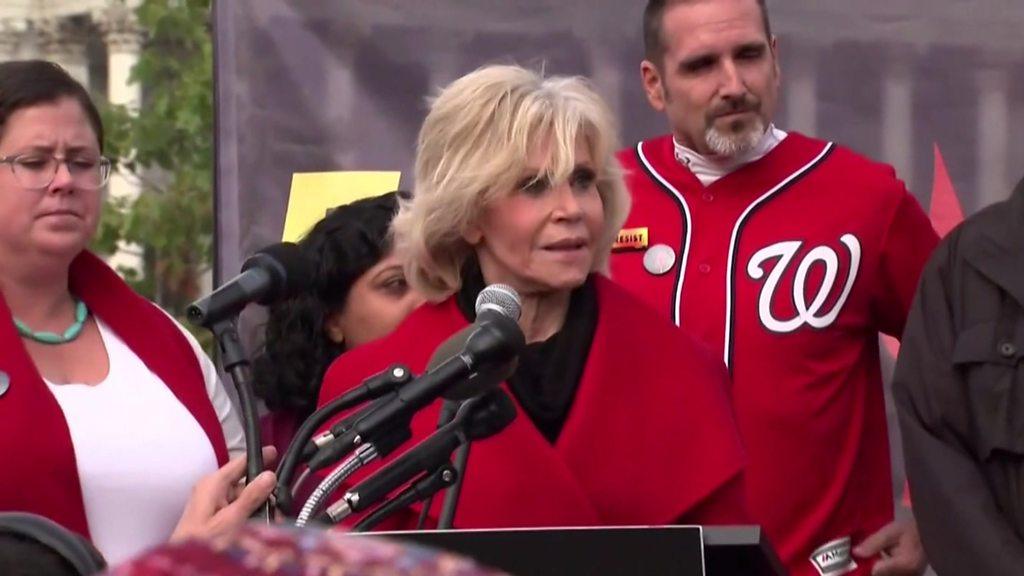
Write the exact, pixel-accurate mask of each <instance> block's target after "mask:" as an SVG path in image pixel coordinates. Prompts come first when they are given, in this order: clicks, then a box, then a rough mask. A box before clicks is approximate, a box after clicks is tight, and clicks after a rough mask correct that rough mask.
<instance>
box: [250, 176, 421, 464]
mask: <svg viewBox="0 0 1024 576" xmlns="http://www.w3.org/2000/svg"><path fill="white" fill-rule="evenodd" d="M397 210H398V193H395V192H389V193H387V194H384V195H382V196H377V197H373V198H366V199H363V200H357V201H356V202H353V203H351V204H347V205H345V206H340V207H338V208H336V209H334V210H332V211H331V212H330V214H328V215H327V217H325V218H324V219H323V220H321V221H320V222H318V223H317V224H316V225H315V226H313V228H312V229H310V231H309V233H308V234H307V235H306V236H305V237H304V238H303V239H302V240H300V241H299V246H300V247H301V248H302V249H303V250H304V251H305V252H306V253H307V254H308V255H309V256H310V257H311V258H312V259H313V260H314V261H315V262H317V272H316V277H315V280H314V283H313V287H312V289H311V290H309V291H307V292H306V293H304V294H302V295H301V296H299V297H297V298H293V299H291V300H288V301H286V302H283V303H281V304H278V305H276V306H273V307H271V309H270V317H269V319H268V321H267V326H266V333H265V343H264V350H263V353H262V354H261V355H260V356H258V357H257V358H256V360H255V362H254V366H255V370H254V373H255V383H256V393H257V394H258V395H259V396H260V397H261V398H263V400H264V402H266V404H267V407H268V408H269V409H270V410H271V414H269V415H268V416H267V417H266V418H264V421H263V439H264V443H265V444H273V445H274V446H276V447H277V449H278V453H283V452H284V450H285V449H286V448H287V447H288V443H289V442H290V441H291V438H292V436H293V435H294V434H295V431H296V430H297V428H298V426H299V425H300V424H301V423H302V421H303V420H304V419H305V418H306V417H307V416H309V414H310V413H312V412H313V410H314V409H315V408H316V400H317V395H318V394H319V392H320V380H321V379H322V378H323V375H324V372H325V371H326V370H327V367H328V366H329V365H330V364H331V362H333V361H334V359H335V358H337V357H338V356H339V355H340V354H341V353H342V352H345V351H346V350H351V349H352V348H355V347H357V346H360V345H362V344H365V343H367V342H370V341H372V340H376V339H378V338H381V337H383V336H386V335H387V334H388V333H390V332H391V331H392V330H393V329H394V328H395V326H398V324H399V323H400V322H401V321H402V320H403V319H405V317H406V316H407V315H408V314H409V312H411V311H412V310H413V308H415V307H416V306H418V305H419V304H420V303H422V302H423V299H422V298H421V297H420V296H419V295H418V294H417V293H416V292H415V291H413V290H412V289H410V288H409V284H408V283H407V282H406V281H405V273H404V272H403V270H402V265H401V263H400V262H399V261H398V259H397V257H396V256H395V255H394V254H393V253H392V251H391V244H390V239H389V235H388V228H389V227H390V225H391V219H392V218H393V217H394V215H395V213H396V212H397Z"/></svg>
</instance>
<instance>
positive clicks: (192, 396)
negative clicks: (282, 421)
mask: <svg viewBox="0 0 1024 576" xmlns="http://www.w3.org/2000/svg"><path fill="white" fill-rule="evenodd" d="M102 143H103V126H102V123H101V122H100V116H99V114H98V112H97V110H96V107H95V105H94V104H93V103H92V101H91V100H90V98H89V95H88V93H87V92H86V91H85V88H83V87H82V86H81V85H80V84H79V83H78V82H76V81H75V80H74V79H73V78H71V76H69V75H68V74H67V72H65V71H64V70H63V69H61V68H60V67H59V66H57V65H56V64H52V63H49V62H44V61H39V60H35V61H19V62H5V63H2V64H0V223H2V225H0V460H2V461H3V473H2V474H0V510H5V511H23V512H31V513H35V514H39V515H42V516H45V517H47V518H50V519H51V520H53V521H55V522H57V523H59V524H61V525H62V526H64V527H65V528H68V529H70V530H72V531H74V532H77V533H79V534H81V535H83V536H86V537H88V538H90V539H91V540H92V542H93V543H94V544H95V545H96V547H97V548H99V550H100V551H101V552H103V554H104V555H105V556H106V557H107V559H108V560H109V561H111V562H117V561H119V560H121V559H123V558H126V557H128V556H131V555H132V554H134V553H136V552H138V551H140V550H142V549H144V548H148V547H150V546H152V545H154V544H157V543H159V542H162V541H164V540H166V539H167V538H168V537H169V536H171V533H172V531H173V530H175V525H176V524H178V521H179V518H180V517H181V515H182V510H183V509H184V508H185V505H186V503H187V502H188V501H189V498H190V496H193V499H194V495H193V486H194V485H196V483H197V482H198V481H199V480H200V479H201V478H205V477H210V476H211V475H214V474H216V473H217V472H218V467H221V466H224V465H225V464H226V462H227V460H228V454H229V452H238V453H242V452H244V438H243V434H242V428H241V425H240V424H239V421H238V417H237V415H236V414H235V413H234V412H233V411H232V407H231V402H230V400H229V399H228V396H227V394H226V392H225V390H224V388H223V386H222V385H221V383H220V382H219V381H218V379H217V375H216V370H215V368H214V366H213V363H212V362H210V359H209V358H207V357H206V355H205V354H204V353H203V352H202V351H201V349H200V348H199V345H198V344H197V343H196V342H195V339H194V338H192V337H191V336H190V335H188V333H187V332H185V331H184V329H182V327H181V326H180V325H178V324H177V323H176V322H175V321H174V320H172V319H171V318H170V317H169V316H168V315H167V314H165V313H164V312H163V311H161V310H160V309H159V308H157V307H156V306H155V305H153V304H152V303H151V302H148V301H147V300H145V299H143V298H142V297H140V296H139V295H137V294H136V293H135V292H133V291H132V289H131V288H130V287H129V286H128V285H127V284H125V283H124V281H123V280H121V278H119V277H118V276H117V274H115V273H114V271H113V270H111V269H110V268H109V267H108V266H107V265H106V264H104V263H103V261H102V260H100V259H99V258H97V257H96V256H94V255H93V254H92V253H90V252H89V251H88V250H87V249H86V247H87V246H88V245H89V242H90V240H91V239H92V238H93V236H94V235H95V234H96V227H97V224H98V219H99V215H100V205H101V200H102V188H103V186H104V184H105V183H106V181H107V178H108V177H109V175H110V161H109V160H107V159H106V158H104V157H103V156H102V153H103V148H102ZM221 470H223V468H222V469H221ZM228 471H229V472H230V471H231V470H230V469H229V470H228ZM225 486H227V484H225ZM211 491H212V489H210V488H208V489H205V490H202V491H201V492H202V493H204V494H207V495H210V496H211V498H210V500H209V501H208V502H207V503H206V504H208V505H206V506H201V507H199V508H198V509H199V510H200V511H201V512H203V513H202V514H193V515H192V516H191V517H190V518H191V519H192V520H195V519H197V518H202V517H204V516H207V515H208V514H207V513H209V514H213V513H214V512H216V511H217V510H218V509H220V508H221V507H222V506H224V505H226V504H227V501H228V498H227V497H226V496H225V498H223V500H222V499H221V498H220V497H219V495H218V494H211ZM243 518H244V516H243ZM182 528H183V526H181V525H179V533H181V529H182Z"/></svg>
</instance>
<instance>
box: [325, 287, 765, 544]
mask: <svg viewBox="0 0 1024 576" xmlns="http://www.w3.org/2000/svg"><path fill="white" fill-rule="evenodd" d="M596 288H597V302H598V311H599V316H598V321H597V326H596V328H595V334H594V340H593V344H592V347H591V349H590V353H589V355H588V357H587V363H586V366H585V368H584V371H583V375H582V377H581V378H582V379H581V382H580V384H579V388H578V390H577V392H576V396H575V399H574V401H573V406H572V408H571V409H570V411H569V414H568V417H567V419H566V422H565V426H564V428H563V429H562V432H561V435H560V436H559V438H558V440H557V442H556V443H555V444H551V443H549V442H548V441H547V440H546V439H545V438H544V437H543V436H542V435H541V433H540V432H539V431H538V430H537V429H536V427H535V426H534V425H533V424H532V422H531V421H530V418H529V416H528V415H527V414H526V413H525V412H523V411H522V409H521V408H520V409H519V414H518V416H517V418H516V420H515V421H514V422H513V423H512V424H511V425H510V426H509V427H508V428H506V429H505V430H504V431H502V432H501V433H499V434H498V435H496V436H494V437H492V438H489V439H486V440H482V441H479V442H476V443H474V444H473V446H472V448H471V450H470V457H469V464H468V467H467V470H466V474H465V476H464V478H465V482H464V484H463V491H462V496H461V499H460V503H459V508H458V513H457V515H456V518H455V525H456V526H457V527H461V528H474V527H477V528H482V527H534V526H600V525H659V524H669V523H673V522H675V521H677V520H679V519H681V518H682V519H684V520H685V521H687V522H707V523H743V522H745V521H746V520H747V518H746V515H745V505H744V504H743V503H742V501H741V500H737V498H739V499H741V498H742V484H741V478H742V469H743V461H744V456H743V452H742V448H741V445H740V441H739V435H738V433H737V431H736V428H735V425H734V423H733V417H732V413H731V411H730V408H729V403H728V397H727V394H726V387H727V377H726V375H725V372H724V370H723V368H722V366H721V364H720V363H718V362H716V361H715V360H714V358H712V357H711V356H710V355H709V354H708V353H707V352H706V351H705V350H704V349H703V348H701V347H699V345H697V344H696V343H694V342H693V341H692V340H691V339H689V338H688V337H687V336H685V335H684V334H683V333H682V332H681V331H679V330H676V329H675V328H673V327H672V325H671V324H669V323H668V322H666V321H664V320H661V319H659V318H657V316H656V315H655V314H654V313H652V312H651V311H650V310H648V309H647V308H646V307H644V306H643V305H641V304H639V303H638V302H637V301H636V300H634V299H633V298H632V297H630V296H629V295H628V294H626V293H625V292H624V291H623V290H622V289H621V288H619V287H617V286H615V285H614V284H612V283H611V282H609V281H608V280H606V279H604V278H602V277H598V278H597V284H596ZM466 325H467V322H466V320H465V318H464V317H463V315H462V314H461V312H460V311H459V309H458V307H457V305H456V303H455V299H454V298H449V299H448V300H446V301H445V302H442V303H441V304H437V305H429V304H428V305H425V306H422V307H420V308H419V309H418V310H416V311H415V312H414V313H413V314H412V315H411V316H410V317H409V318H408V319H406V321H405V322H404V323H403V324H402V325H401V326H400V327H399V328H398V329H397V330H396V331H395V332H394V333H392V334H391V335H390V336H388V337H387V338H385V339H383V340H380V341H377V342H375V343H372V344H369V345H366V346H364V347H361V348H358V349H356V350H353V351H351V352H348V353H346V354H344V355H342V356H341V357H340V358H339V359H338V360H337V361H336V362H335V363H334V364H333V365H332V366H331V368H330V369H329V371H328V372H327V375H326V377H325V379H324V382H323V387H322V388H321V395H320V404H321V405H323V404H324V403H326V402H327V401H329V400H331V399H333V398H334V397H336V396H338V395H339V394H341V393H343V392H344V391H346V390H347V389H349V388H351V387H352V386H354V385H356V384H358V383H359V382H360V381H362V380H363V379H364V378H366V377H368V376H370V375H372V374H374V373H377V372H379V371H380V370H382V369H383V368H385V367H387V366H388V365H389V364H391V363H393V362H396V361H399V362H403V363H405V364H406V365H407V366H408V367H409V368H411V369H412V370H413V371H414V372H415V373H417V374H418V373H421V372H422V371H423V369H424V367H425V366H426V364H427V362H428V360H429V358H430V356H431V354H432V353H433V351H434V349H435V348H437V346H438V345H439V344H440V343H441V342H442V341H444V340H445V339H446V338H447V337H448V336H450V335H451V334H453V333H455V332H456V331H458V330H460V329H461V328H463V327H464V326H466ZM440 404H441V403H440V401H438V402H435V403H434V404H432V405H431V406H430V407H429V408H427V409H425V410H423V411H421V412H420V413H418V414H417V415H416V417H415V418H414V419H413V424H412V429H413V440H412V441H411V442H408V443H406V445H405V446H404V447H403V449H405V448H407V447H408V446H411V445H412V443H413V442H417V441H419V440H421V439H423V438H424V437H426V436H427V435H428V434H430V433H431V432H432V431H434V429H435V428H436V425H437V418H438V410H439V408H440ZM364 476H365V474H362V475H360V476H358V477H357V479H361V478H362V477H364ZM730 486H736V487H738V488H739V489H738V490H733V491H730V490H728V488H729V487H730ZM712 494H715V496H717V497H719V498H724V499H729V500H730V502H727V503H722V502H719V503H715V502H713V501H714V500H715V497H713V496H712ZM441 500H442V499H441V498H435V501H434V508H433V509H432V514H433V516H434V517H435V518H436V517H437V516H438V515H439V509H440V505H441ZM699 510H703V511H705V513H701V512H700V511H699ZM404 527H410V526H409V525H407V524H406V525H405V526H404Z"/></svg>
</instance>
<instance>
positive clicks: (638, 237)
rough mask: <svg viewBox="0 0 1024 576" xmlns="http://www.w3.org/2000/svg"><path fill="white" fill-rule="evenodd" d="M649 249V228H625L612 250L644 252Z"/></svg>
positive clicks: (620, 232) (620, 231) (616, 239)
mask: <svg viewBox="0 0 1024 576" xmlns="http://www.w3.org/2000/svg"><path fill="white" fill-rule="evenodd" d="M644 248H647V228H646V227H644V228H623V229H622V230H619V235H618V237H617V238H615V244H612V250H614V251H620V252H621V251H625V250H643V249H644Z"/></svg>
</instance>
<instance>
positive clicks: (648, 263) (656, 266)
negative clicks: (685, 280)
mask: <svg viewBox="0 0 1024 576" xmlns="http://www.w3.org/2000/svg"><path fill="white" fill-rule="evenodd" d="M675 263H676V253H675V251H674V250H672V248H671V247H670V246H668V245H667V244H655V245H654V246H651V247H650V248H648V249H647V252H645V253H644V268H645V269H646V270H647V271H648V272H650V273H651V274H654V275H655V276H661V275H662V274H664V273H666V272H668V271H669V270H671V269H672V266H674V265H675Z"/></svg>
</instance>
